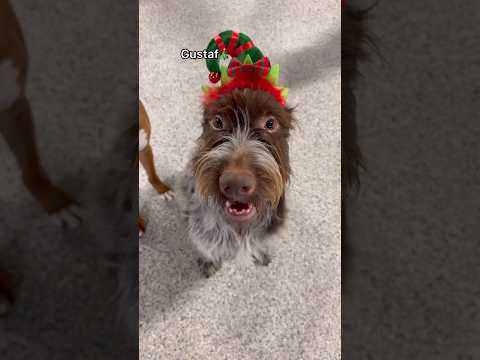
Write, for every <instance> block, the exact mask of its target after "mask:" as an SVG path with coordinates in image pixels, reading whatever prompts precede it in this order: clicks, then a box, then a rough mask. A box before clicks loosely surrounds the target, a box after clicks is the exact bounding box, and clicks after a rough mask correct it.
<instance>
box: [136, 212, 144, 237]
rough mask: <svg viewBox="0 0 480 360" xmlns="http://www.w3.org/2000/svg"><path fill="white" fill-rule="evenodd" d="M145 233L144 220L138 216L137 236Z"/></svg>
mask: <svg viewBox="0 0 480 360" xmlns="http://www.w3.org/2000/svg"><path fill="white" fill-rule="evenodd" d="M144 233H145V220H144V219H143V217H141V216H139V217H138V236H139V237H141V236H143V234H144Z"/></svg>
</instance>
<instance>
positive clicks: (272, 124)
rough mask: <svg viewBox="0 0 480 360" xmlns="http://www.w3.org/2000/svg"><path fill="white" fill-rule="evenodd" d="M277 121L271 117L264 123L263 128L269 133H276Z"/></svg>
mask: <svg viewBox="0 0 480 360" xmlns="http://www.w3.org/2000/svg"><path fill="white" fill-rule="evenodd" d="M277 125H278V124H277V121H276V120H275V118H273V117H269V118H267V119H266V120H265V122H264V123H263V128H264V129H265V130H267V131H274V130H276V129H277Z"/></svg>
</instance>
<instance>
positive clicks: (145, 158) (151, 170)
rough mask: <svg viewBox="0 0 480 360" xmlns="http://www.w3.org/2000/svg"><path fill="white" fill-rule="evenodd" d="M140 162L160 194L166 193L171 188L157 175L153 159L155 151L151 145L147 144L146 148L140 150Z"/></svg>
mask: <svg viewBox="0 0 480 360" xmlns="http://www.w3.org/2000/svg"><path fill="white" fill-rule="evenodd" d="M140 162H141V163H142V165H143V167H144V168H145V171H146V172H147V176H148V180H149V181H150V184H152V186H153V187H154V188H155V190H157V191H158V192H159V193H160V194H163V193H166V192H167V191H169V190H170V188H169V187H168V186H167V185H165V184H164V183H163V182H162V181H161V180H160V178H159V177H158V175H157V172H156V170H155V162H154V160H153V151H152V147H151V146H150V145H147V147H146V148H145V149H143V150H142V151H140Z"/></svg>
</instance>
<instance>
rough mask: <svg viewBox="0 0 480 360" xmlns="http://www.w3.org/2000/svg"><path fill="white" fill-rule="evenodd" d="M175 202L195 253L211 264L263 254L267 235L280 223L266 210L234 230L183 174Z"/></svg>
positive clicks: (213, 203)
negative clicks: (184, 222) (249, 223)
mask: <svg viewBox="0 0 480 360" xmlns="http://www.w3.org/2000/svg"><path fill="white" fill-rule="evenodd" d="M177 196H178V203H179V206H180V209H181V210H182V213H183V214H184V216H185V217H186V218H187V221H188V232H189V236H190V239H191V240H192V242H193V243H194V245H195V246H196V248H197V250H198V251H199V252H200V253H201V254H202V255H203V256H204V257H207V258H208V259H209V260H211V261H221V260H232V259H235V258H237V257H239V258H245V259H251V257H252V256H253V257H255V256H258V252H259V251H265V250H266V247H267V240H268V237H269V235H270V234H272V233H273V231H274V230H275V229H276V228H277V226H278V225H280V223H281V219H280V217H279V216H278V214H277V211H276V210H275V211H272V210H270V211H267V213H266V214H264V215H263V216H262V217H261V218H260V219H258V220H256V221H255V222H254V223H252V224H251V225H249V226H248V227H246V228H235V227H234V226H233V225H232V224H231V223H230V222H228V221H227V219H226V218H225V216H224V214H223V209H222V208H221V207H220V206H219V205H217V204H216V203H215V202H214V201H209V200H206V199H204V198H203V197H202V196H201V195H200V194H199V193H198V192H196V191H195V178H194V176H193V175H191V172H188V173H187V174H185V175H184V176H183V177H182V179H181V181H180V182H179V188H178V189H177Z"/></svg>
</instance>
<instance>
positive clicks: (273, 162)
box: [194, 126, 285, 225]
mask: <svg viewBox="0 0 480 360" xmlns="http://www.w3.org/2000/svg"><path fill="white" fill-rule="evenodd" d="M217 143H219V144H218V145H217V146H215V147H213V148H211V149H209V150H202V149H200V151H199V153H200V154H201V156H200V157H199V158H198V160H197V161H195V163H194V174H195V178H196V191H197V192H198V193H199V194H200V195H201V196H202V197H203V198H204V200H205V201H207V202H208V204H209V206H210V207H211V208H213V209H216V210H217V211H218V213H219V214H221V215H222V216H226V209H225V207H226V205H228V203H227V199H226V198H225V197H224V196H223V195H222V193H221V191H220V189H219V177H220V175H221V173H222V170H223V168H224V167H225V165H226V164H227V163H228V162H229V161H230V160H231V159H234V158H238V157H241V158H242V159H243V160H244V161H246V163H247V164H248V169H249V170H251V171H252V173H253V174H254V175H255V178H256V181H257V191H256V193H255V195H254V196H253V197H252V198H251V199H250V200H249V204H251V206H253V207H254V208H255V211H256V214H255V219H254V221H252V222H251V223H249V225H252V224H255V223H263V222H264V221H265V219H268V218H270V217H271V216H272V213H273V212H274V211H275V209H276V208H277V206H278V204H279V202H280V199H281V198H282V196H283V194H284V191H285V182H284V179H283V177H282V173H281V170H280V164H279V163H278V161H277V159H278V158H279V156H278V154H277V151H276V149H275V147H274V146H272V145H270V144H268V143H266V142H264V141H261V140H260V139H258V138H257V137H256V136H255V133H254V132H253V131H250V129H249V127H248V126H243V127H242V128H237V129H236V130H235V131H234V132H233V134H230V135H225V136H224V137H223V138H222V139H221V141H217Z"/></svg>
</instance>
